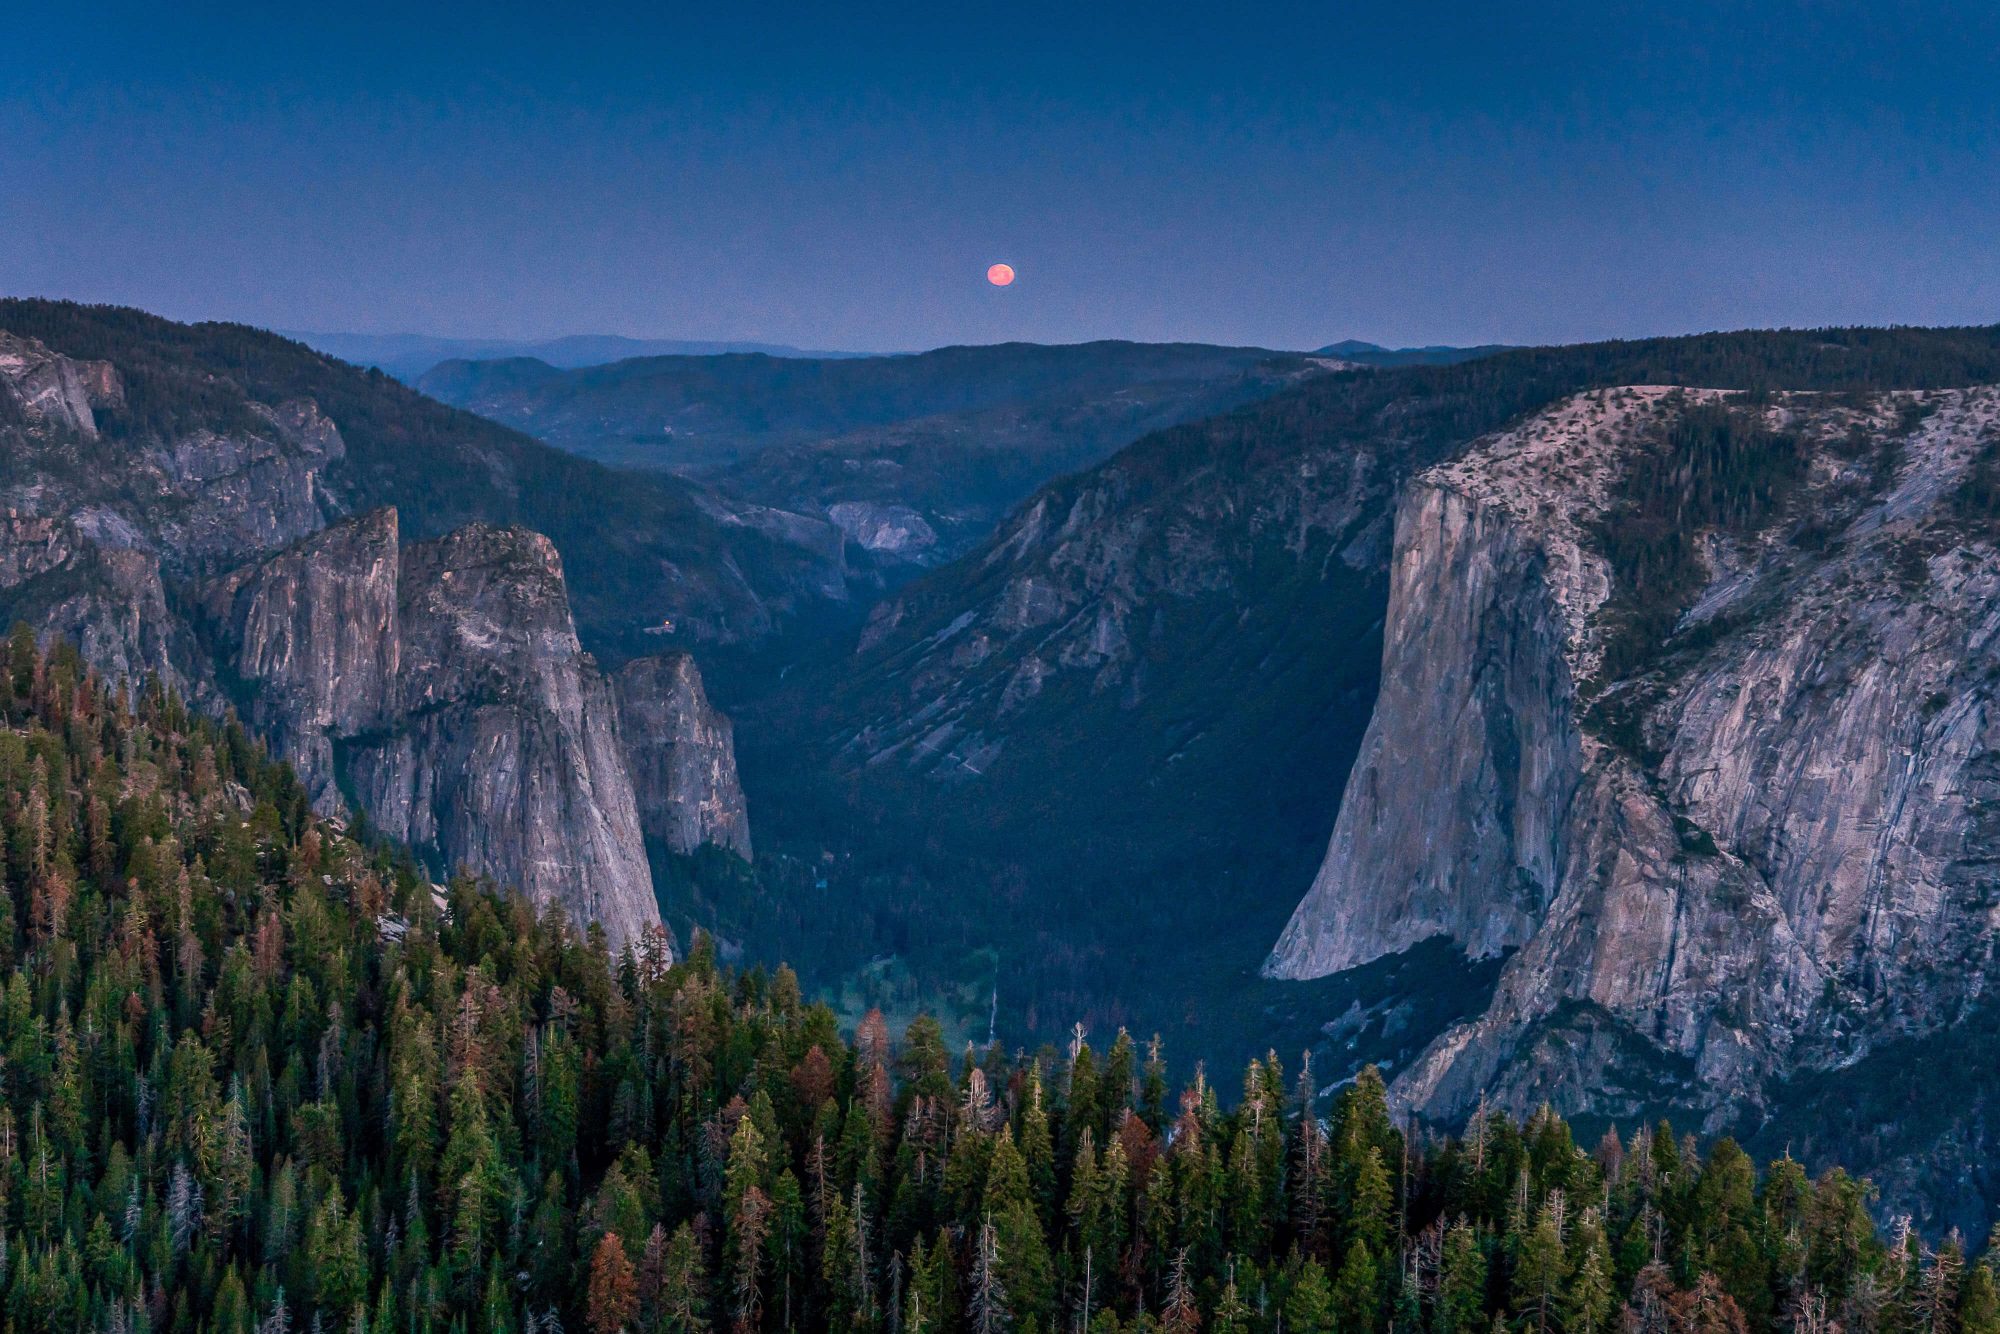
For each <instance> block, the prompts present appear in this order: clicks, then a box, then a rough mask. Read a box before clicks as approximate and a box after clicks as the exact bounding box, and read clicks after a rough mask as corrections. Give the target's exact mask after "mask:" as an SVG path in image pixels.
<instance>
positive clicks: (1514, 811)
mask: <svg viewBox="0 0 2000 1334" xmlns="http://www.w3.org/2000/svg"><path fill="white" fill-rule="evenodd" d="M1697 411H1708V412H1711V413H1712V412H1715V411H1723V412H1726V413H1733V414H1735V415H1736V418H1737V419H1738V420H1747V421H1749V422H1750V423H1751V424H1752V426H1753V427H1755V428H1757V429H1760V430H1762V431H1764V432H1765V433H1767V434H1766V435H1765V436H1764V437H1759V438H1760V439H1765V440H1767V441H1768V442H1774V443H1766V444H1760V445H1756V446H1755V447H1754V448H1756V449H1766V450H1777V451H1785V452H1784V453H1783V454H1782V455H1776V454H1774V455H1771V456H1770V457H1782V458H1783V459H1784V460H1787V461H1788V462H1787V464H1786V466H1787V467H1789V468H1795V470H1796V473H1797V477H1796V480H1795V481H1794V482H1792V483H1790V484H1788V485H1779V484H1774V483H1771V482H1770V481H1769V477H1770V476H1771V473H1770V472H1769V471H1768V470H1765V471H1759V468H1760V467H1762V463H1763V460H1764V459H1765V457H1766V456H1764V455H1751V454H1746V455H1743V456H1740V457H1735V458H1733V461H1731V460H1730V456H1727V455H1726V453H1725V454H1724V455H1721V457H1724V458H1725V462H1724V463H1723V464H1721V465H1717V466H1718V468H1719V469H1720V471H1719V473H1717V474H1715V475H1713V476H1711V475H1708V474H1704V472H1703V471H1702V470H1703V469H1704V468H1707V467H1708V466H1709V464H1710V461H1711V458H1712V457H1716V456H1712V455H1704V454H1700V453H1699V452H1698V450H1699V449H1700V448H1706V445H1705V444H1704V441H1709V440H1710V438H1709V437H1703V438H1701V439H1697V440H1695V441H1694V443H1692V444H1690V443H1689V438H1688V437H1686V436H1685V435H1683V436H1675V435H1674V434H1673V430H1674V427H1675V423H1677V422H1683V421H1687V420H1689V419H1690V417H1689V414H1691V413H1695V412H1697ZM1675 440H1679V441H1680V442H1681V445H1682V446H1684V447H1686V449H1687V454H1688V457H1689V459H1690V460H1691V461H1689V462H1686V463H1683V464H1680V465H1679V466H1669V467H1665V468H1661V467H1654V468H1653V469H1652V471H1651V472H1650V473H1649V474H1647V475H1650V476H1653V477H1660V476H1666V477H1672V478H1675V479H1677V481H1676V482H1675V485H1677V486H1681V487H1683V488H1684V490H1683V491H1681V492H1678V493H1675V492H1672V491H1669V492H1668V493H1667V494H1665V495H1660V494H1648V495H1645V496H1641V495H1639V494H1638V493H1637V492H1635V490H1634V486H1635V483H1634V482H1633V480H1632V479H1633V478H1634V477H1636V476H1639V475H1640V474H1641V473H1642V471H1643V470H1644V468H1645V466H1646V465H1647V464H1648V461H1649V460H1650V461H1652V462H1653V463H1658V462H1659V461H1660V460H1663V459H1665V460H1667V462H1668V463H1669V464H1672V463H1673V462H1674V460H1672V459H1669V458H1668V456H1667V455H1666V454H1664V453H1663V452H1662V451H1664V450H1667V449H1669V448H1671V447H1674V446H1673V445H1672V444H1671V442H1673V441H1675ZM1996 451H2000V391H1995V390H1954V391H1940V392H1934V393H1927V394H1893V395H1880V396H1877V397H1875V398H1872V399H1868V400H1865V401H1860V402H1855V401H1850V400H1849V399H1847V398H1841V399H1833V398H1825V399H1822V398H1819V397H1816V396H1812V395H1803V394H1800V395H1790V396H1783V397H1780V398H1777V399H1776V400H1773V401H1769V402H1759V403H1755V404H1752V403H1745V402H1741V401H1725V400H1723V399H1722V398H1721V396H1718V395H1713V394H1706V395H1704V394H1697V393H1683V392H1679V391H1668V390H1660V389H1643V388H1640V389H1624V390H1612V391H1605V392H1601V393H1593V394H1586V395H1582V396H1579V397H1578V398H1575V399H1572V400H1569V401H1567V402H1565V403H1563V404H1561V405H1559V406H1558V407H1556V408H1554V409H1552V410H1550V411H1548V412H1546V413H1544V414H1541V415H1539V416H1537V417H1535V418H1532V419H1530V420H1529V421H1528V422H1527V423H1526V424H1524V425H1522V426H1520V427H1518V428H1516V429H1515V430H1512V431H1510V432H1507V433H1505V434H1502V435H1499V436H1496V437H1493V438H1490V439H1488V440H1484V441H1481V442H1479V443H1477V444H1475V445H1474V446H1473V447H1472V448H1471V450H1470V451H1469V452H1468V453H1467V454H1466V455H1465V456H1464V457H1463V458H1461V459H1459V460H1458V461H1456V462H1454V463H1450V464H1447V465H1442V466H1440V467H1437V468H1433V469H1431V470H1430V471H1428V472H1426V473H1424V474H1422V475H1421V476H1420V477H1418V478H1417V479H1416V480H1415V481H1414V482H1413V483H1412V484H1411V486H1410V487H1409V488H1408V491H1407V493H1406V495H1405V497H1404V499H1403V501H1402V503H1401V506H1400V509H1399V512H1398V517H1397V535H1396V553H1395V559H1394V566H1393V583H1392V590H1391V595H1390V625H1389V627H1388V631H1387V635H1386V643H1385V648H1384V655H1383V666H1384V671H1383V687H1382V691H1381V694H1380V696H1379V699H1378V702H1377V707H1376V713H1375V716H1374V719H1373V721H1372V723H1371V724H1370V729H1369V734H1368V738H1367V740H1366V742H1365V743H1364V746H1363V749H1362V752H1361V755H1360V758H1359V759H1358V760H1357V762H1356V765H1355V769H1354V773H1353V775H1352V777H1351V779H1350V782H1349V787H1348V793H1349V796H1348V799H1347V800H1346V801H1345V802H1344V803H1343V805H1342V808H1341V810H1340V814H1339V818H1338V822H1337V827H1336V829H1335V833H1334V835H1333V838H1332V841H1331V844H1330V846H1329V849H1328V853H1327V857H1326V860H1325V863H1324V864H1323V866H1322V868H1321V870H1320V873H1319V876H1318V878H1317V880H1316V881H1315V883H1314V885H1313V887H1312V889H1311V891H1310V892H1309V893H1308V894H1307V896H1306V898H1305V900H1304V901H1303V902H1302V903H1301V904H1300V906H1299V908H1298V910H1297V912H1296V913H1295V914H1294V916H1293V918H1292V921H1291V923H1290V925H1289V926H1288V927H1287V929H1286V931H1285V933H1284V935H1283V937H1282V938H1281V939H1280V941H1279V943H1278V946H1277V949H1276V950H1275V951H1274V953H1273V955H1272V957H1271V960H1270V961H1269V964H1268V965H1267V967H1268V969H1269V971H1271V972H1272V973H1274V974H1276V975H1279V976H1285V977H1313V976H1319V975H1322V974H1325V973H1328V972H1332V971H1336V970H1340V969H1344V968H1349V967H1353V966H1355V965H1357V964H1360V963H1364V962H1366V961H1368V960H1370V959H1375V958H1379V957H1382V956H1384V955H1387V954H1391V953H1394V952H1396V951H1399V950H1402V949H1404V948H1406V947H1407V946H1409V945H1410V944H1412V943H1413V942H1414V941H1416V940H1419V939H1422V938H1425V937H1429V936H1444V937H1448V938H1450V939H1451V940H1453V941H1454V942H1456V943H1457V944H1458V945H1459V946H1460V947H1462V948H1463V949H1464V950H1465V951H1466V952H1467V953H1469V954H1472V955H1493V954H1498V953H1502V952H1508V951H1512V955H1511V958H1510V959H1509V961H1508V963H1507V966H1506V968H1505V970H1504V972H1503V974H1502V980H1501V982H1500V985H1499V988H1498V991H1497V993H1496V994H1495V996H1494V999H1493V1001H1492V1003H1491V1005H1490V1007H1489V1008H1488V1010H1487V1011H1486V1013H1485V1014H1483V1015H1482V1016H1480V1017H1479V1018H1477V1019H1476V1020H1474V1021H1472V1022H1470V1023H1467V1024H1464V1025H1461V1026H1459V1027H1457V1028H1455V1029H1453V1030H1452V1031H1450V1032H1447V1033H1446V1034H1445V1035H1443V1036H1442V1037H1440V1038H1439V1039H1438V1040H1437V1041H1436V1042H1434V1043H1433V1044H1432V1046H1431V1047H1430V1048H1429V1049H1428V1050H1427V1051H1426V1052H1425V1053H1424V1055H1423V1056H1422V1057H1421V1058H1420V1059H1419V1060H1418V1061H1417V1062H1416V1063H1415V1064H1414V1065H1413V1066H1412V1067H1411V1068H1410V1069H1408V1070H1407V1071H1405V1072H1403V1074H1402V1076H1401V1077H1400V1079H1399V1080H1398V1081H1397V1083H1396V1085H1395V1092H1396V1095H1397V1097H1398V1098H1399V1099H1400V1100H1401V1101H1402V1102H1403V1104H1405V1105H1406V1106H1408V1107H1410V1108H1412V1109H1414V1110H1416V1111H1419V1112H1421V1113H1424V1114H1426V1115H1429V1116H1433V1117H1437V1118H1440V1119H1445V1120H1451V1119H1456V1118H1459V1117H1462V1116H1463V1115H1465V1114H1466V1113H1467V1112H1469V1111H1470V1110H1471V1109H1472V1107H1473V1106H1474V1105H1475V1103H1476V1101H1477V1100H1478V1099H1479V1098H1480V1097H1481V1096H1486V1097H1490V1098H1496V1099H1497V1100H1499V1101H1500V1102H1501V1103H1503V1104H1505V1105H1508V1106H1511V1107H1513V1108H1515V1109H1517V1110H1523V1111H1525V1110H1528V1109H1531V1108H1532V1106H1533V1105H1534V1104H1536V1103H1538V1102H1540V1101H1541V1100H1543V1099H1545V1098H1548V1099H1553V1100H1555V1101H1556V1103H1557V1105H1558V1107H1559V1109H1561V1110H1564V1111H1567V1112H1573V1113H1585V1114H1597V1115H1604V1116H1611V1117H1627V1116H1633V1115H1638V1114H1643V1113H1648V1112H1651V1111H1654V1110H1658V1109H1660V1108H1662V1107H1669V1106H1679V1107H1683V1108H1685V1109H1688V1110H1690V1111H1692V1112H1693V1113H1694V1114H1695V1115H1697V1116H1698V1117H1699V1118H1701V1119H1702V1120H1703V1122H1704V1123H1705V1124H1706V1125H1707V1126H1708V1127H1709V1128H1711V1129H1719V1128H1722V1127H1724V1126H1729V1125H1736V1124H1739V1123H1741V1122H1742V1121H1743V1120H1744V1119H1745V1118H1746V1117H1747V1118H1749V1119H1750V1121H1751V1123H1752V1124H1754V1123H1755V1120H1756V1118H1758V1117H1760V1116H1761V1115H1763V1114H1764V1112H1765V1111H1767V1110H1769V1108H1770V1104H1771V1100H1772V1098H1774V1097H1776V1096H1778V1094H1777V1093H1776V1090H1777V1089H1778V1088H1779V1084H1780V1081H1781V1080H1782V1079H1784V1078H1786V1077H1788V1076H1796V1075H1797V1074H1799V1073H1800V1072H1810V1071H1812V1070H1829V1069H1835V1068H1842V1067H1845V1066H1846V1065H1848V1064H1850V1063H1852V1062H1855V1061H1857V1060H1860V1059H1861V1058H1862V1057H1864V1056H1865V1055H1867V1054H1868V1053H1869V1052H1871V1051H1873V1050H1875V1049H1877V1048H1879V1047H1881V1046H1882V1045H1883V1044H1885V1043H1889V1042H1892V1041H1896V1040H1899V1039H1904V1038H1910V1037H1920V1036H1922V1035H1925V1034H1929V1033H1935V1032H1938V1031H1940V1030H1943V1029H1945V1028H1948V1027H1949V1026H1950V1025H1951V1024H1953V1023H1954V1022H1956V1021H1958V1020H1960V1019H1961V1018H1963V1017H1965V1016H1966V1015H1968V1014H1969V1013H1970V1012H1971V1009H1972V1007H1973V1006H1974V1005H1975V1004H1976V1003H1977V1002H1978V1000H1979V998H1980V996H1981V995H1982V994H1983V992H1984V991H1985V990H1987V988H1988V986H1989V983H1990V981H1991V978H1992V970H1993V948H1994V944H1995V933H1996V930H2000V899H1996V897H1995V896H1996V894H2000V884H1997V883H1996V882H1995V880H1994V878H1993V875H1992V866H1993V865H1994V864H1995V861H1996V858H2000V817H1997V816H1996V814H1995V811H1996V809H2000V808H1996V806H1995V802H1996V799H2000V710H1996V709H1995V708H1994V705H1993V689H1994V684H1995V681H1996V678H2000V559H1996V557H2000V551H1996V547H1995V535H1994V527H1993V524H1992V523H1991V521H1990V519H1988V518H1985V517H1980V516H1971V517H1968V511H1967V509H1966V501H1965V497H1966V496H1967V495H1968V494H1969V493H1968V491H1967V490H1966V484H1967V479H1968V477H1969V475H1970V470H1971V469H1972V468H1973V467H1974V466H1975V463H1976V461H1977V460H1979V459H1981V458H1982V457H1983V458H1986V459H1987V460H1988V463H1987V464H1986V465H1985V466H1989V467H1990V466H1991V456H1993V455H1994V454H1995V453H1996ZM1732 470H1733V471H1732ZM1717 476H1719V477H1720V480H1719V481H1718V480H1716V477H1717ZM1711 483H1712V484H1713V487H1712V491H1711V492H1708V493H1698V492H1697V488H1703V487H1709V486H1711ZM1702 494H1711V495H1713V496H1719V497H1722V498H1723V500H1724V501H1725V502H1726V503H1724V504H1723V505H1722V507H1721V511H1719V512H1726V513H1727V514H1728V516H1729V517H1727V518H1725V519H1722V520H1719V521H1714V522H1706V523H1705V526H1703V527H1702V528H1701V531H1700V532H1699V533H1698V534H1696V538H1697V539H1698V546H1697V548H1696V550H1697V552H1698V561H1697V563H1696V564H1697V568H1696V569H1695V572H1694V575H1693V577H1692V579H1691V580H1690V581H1688V582H1687V583H1686V584H1685V586H1681V585H1673V586H1670V587H1665V588H1657V589H1655V588H1647V587H1645V586H1643V585H1642V584H1641V583H1640V582H1639V581H1640V580H1641V579H1642V577H1643V572H1642V571H1641V569H1640V566H1639V562H1638V561H1636V560H1635V559H1634V558H1633V553H1632V552H1631V551H1630V550H1629V549H1627V548H1629V545H1630V544H1629V543H1624V544H1621V543H1620V542H1619V541H1618V540H1617V538H1616V530H1617V529H1618V528H1619V526H1620V525H1623V524H1627V523H1631V522H1635V521H1637V520H1638V519H1639V518H1641V517H1643V516H1642V515H1641V514H1640V512H1639V510H1638V509H1637V508H1636V507H1637V506H1639V505H1641V504H1643V503H1653V504H1664V505H1667V506H1679V507H1680V508H1679V509H1678V510H1677V511H1676V512H1677V513H1680V514H1694V515H1697V516H1699V515H1701V514H1703V513H1704V510H1703V504H1704V502H1703V500H1702ZM1745 495H1758V496H1762V497H1763V499H1762V501H1761V502H1759V503H1758V504H1755V505H1749V504H1744V503H1740V497H1742V496H1745ZM1641 594H1644V595H1650V596H1671V597H1672V598H1674V599H1675V601H1674V603H1673V605H1672V606H1670V607H1667V608H1665V609H1664V610H1665V611H1667V612H1668V613H1670V614H1669V615H1667V617H1666V624H1667V625H1668V626H1670V629H1669V631H1668V632H1667V633H1666V635H1665V637H1664V638H1663V639H1660V640H1659V641H1658V642H1650V643H1647V644H1644V645H1642V646H1641V647H1642V648H1643V649H1644V651H1643V652H1640V653H1638V654H1637V655H1636V656H1635V654H1634V652H1633V651H1632V642H1633V641H1632V640H1631V626H1632V625H1633V624H1634V623H1635V622H1634V619H1633V618H1634V613H1635V611H1647V612H1651V613H1657V612H1659V611H1661V610H1662V609H1661V608H1659V607H1649V608H1640V607H1635V605H1634V601H1633V599H1634V598H1635V597H1636V596H1640V595H1641ZM1620 636H1623V637H1624V644H1623V648H1622V649H1621V651H1620V652H1617V653H1613V652H1612V651H1611V650H1612V646H1613V642H1614V640H1615V639H1617V638H1619V637H1620Z"/></svg>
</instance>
